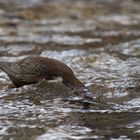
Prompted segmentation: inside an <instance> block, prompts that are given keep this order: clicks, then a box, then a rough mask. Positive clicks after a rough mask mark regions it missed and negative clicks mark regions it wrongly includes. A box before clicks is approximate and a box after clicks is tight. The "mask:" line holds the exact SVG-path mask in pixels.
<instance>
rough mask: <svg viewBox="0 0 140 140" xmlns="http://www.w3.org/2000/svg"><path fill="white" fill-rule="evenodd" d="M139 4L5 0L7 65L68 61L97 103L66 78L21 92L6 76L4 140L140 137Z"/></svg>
mask: <svg viewBox="0 0 140 140" xmlns="http://www.w3.org/2000/svg"><path fill="white" fill-rule="evenodd" d="M9 5H10V6H9ZM139 5H140V3H139V1H136V0H126V1H120V0H115V1H113V0H104V1H103V0H100V1H96V0H91V1H88V0H87V1H84V0H76V1H73V0H69V1H66V0H48V1H45V0H32V1H30V2H29V1H27V0H24V1H16V0H7V1H4V0H1V1H0V60H4V61H17V60H21V59H23V58H25V57H27V56H30V55H40V56H44V57H51V58H55V59H58V60H61V61H63V62H64V63H66V64H67V65H68V66H70V67H71V68H72V69H73V71H74V73H75V75H76V76H77V77H78V78H79V79H80V80H81V81H83V82H84V83H85V85H86V86H87V87H88V88H89V89H90V90H91V92H92V93H93V94H94V96H95V97H96V100H95V102H94V103H93V104H92V105H91V108H90V109H88V110H85V109H83V104H82V102H81V100H80V98H79V97H77V96H76V95H74V94H73V93H72V91H71V90H69V89H67V88H66V87H65V86H64V85H63V84H62V83H61V79H56V80H54V81H41V82H40V83H37V84H32V85H27V86H23V87H21V88H15V87H14V86H13V84H12V83H11V81H10V80H9V78H8V76H7V75H6V74H5V73H4V72H2V71H0V139H1V140H93V139H95V140H137V139H140V111H139V110H140V92H139V91H140V27H139V24H140V8H139Z"/></svg>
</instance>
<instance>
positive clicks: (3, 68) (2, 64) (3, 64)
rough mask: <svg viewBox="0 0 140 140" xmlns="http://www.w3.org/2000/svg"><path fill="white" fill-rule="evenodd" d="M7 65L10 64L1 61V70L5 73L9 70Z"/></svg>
mask: <svg viewBox="0 0 140 140" xmlns="http://www.w3.org/2000/svg"><path fill="white" fill-rule="evenodd" d="M7 63H8V62H4V61H0V69H1V70H3V71H5V70H6V69H7Z"/></svg>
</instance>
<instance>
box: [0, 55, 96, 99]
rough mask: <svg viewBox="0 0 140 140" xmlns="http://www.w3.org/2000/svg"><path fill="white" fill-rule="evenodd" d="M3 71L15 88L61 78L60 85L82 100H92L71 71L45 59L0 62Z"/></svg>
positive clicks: (35, 57)
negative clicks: (77, 94)
mask: <svg viewBox="0 0 140 140" xmlns="http://www.w3.org/2000/svg"><path fill="white" fill-rule="evenodd" d="M0 69H1V70H3V71H4V72H5V73H7V75H8V76H9V78H10V79H11V81H12V82H13V84H14V85H15V86H16V87H21V86H24V85H29V84H35V83H38V82H39V81H41V80H42V79H46V80H52V79H54V78H56V77H62V83H63V84H64V85H65V86H66V87H69V88H71V89H72V90H76V91H79V92H80V93H81V94H82V96H83V98H84V99H88V100H89V99H90V100H92V99H93V96H92V94H91V93H90V92H89V90H88V89H87V88H86V87H85V86H84V84H83V83H82V82H81V81H80V80H78V79H77V78H76V77H75V75H74V73H73V71H72V70H71V69H70V68H69V67H68V66H67V65H66V64H64V63H62V62H60V61H58V60H55V59H51V58H46V57H40V56H32V57H28V58H25V59H23V60H20V61H18V62H4V61H0Z"/></svg>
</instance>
